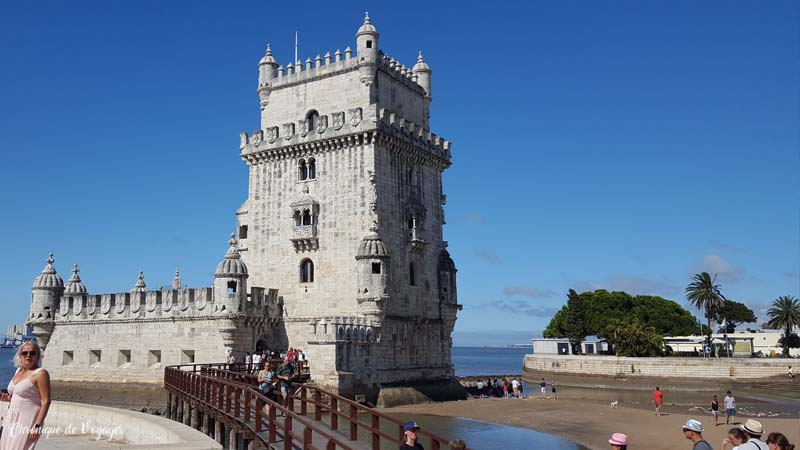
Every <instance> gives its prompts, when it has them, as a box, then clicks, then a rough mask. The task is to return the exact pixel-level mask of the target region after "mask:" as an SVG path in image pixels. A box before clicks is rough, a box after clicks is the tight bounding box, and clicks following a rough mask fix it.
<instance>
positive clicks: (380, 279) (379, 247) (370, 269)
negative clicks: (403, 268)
mask: <svg viewBox="0 0 800 450" xmlns="http://www.w3.org/2000/svg"><path fill="white" fill-rule="evenodd" d="M356 261H357V263H356V264H357V266H358V269H357V270H358V273H357V285H358V295H357V297H356V298H357V300H358V303H359V304H360V305H361V306H362V307H363V308H364V309H363V310H362V313H363V314H364V315H366V316H367V318H369V319H370V320H371V321H372V323H373V325H374V326H376V327H379V326H381V322H382V320H383V303H384V302H385V301H386V300H388V299H389V282H390V277H389V254H388V252H387V251H386V245H385V244H384V243H383V240H382V239H381V238H380V236H378V225H377V224H376V223H375V224H373V225H372V227H370V234H368V235H367V236H365V237H364V239H362V240H361V244H360V245H359V246H358V253H356Z"/></svg>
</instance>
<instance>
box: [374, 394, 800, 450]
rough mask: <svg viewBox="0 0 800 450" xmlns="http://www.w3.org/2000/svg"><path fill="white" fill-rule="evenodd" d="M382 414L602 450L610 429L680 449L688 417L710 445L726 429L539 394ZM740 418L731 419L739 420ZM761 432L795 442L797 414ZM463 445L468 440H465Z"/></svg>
mask: <svg viewBox="0 0 800 450" xmlns="http://www.w3.org/2000/svg"><path fill="white" fill-rule="evenodd" d="M385 411H386V412H388V413H411V414H414V413H417V414H432V415H439V416H450V417H466V418H470V419H477V420H483V421H487V422H494V423H501V424H504V425H510V426H514V427H521V428H529V429H533V430H537V431H541V432H544V433H549V434H553V435H556V436H559V437H562V438H564V439H568V440H571V441H574V442H576V443H578V444H581V445H584V446H586V447H588V448H591V449H597V450H606V449H608V448H609V446H608V438H609V436H611V433H614V432H620V433H626V434H628V435H629V436H630V438H631V448H641V449H649V450H685V449H688V448H691V443H690V442H689V441H687V440H686V439H685V438H684V437H683V433H682V431H681V427H682V426H683V424H684V423H686V420H688V419H698V420H700V421H701V422H703V425H704V426H705V427H706V432H705V433H704V434H703V435H704V437H705V439H706V440H707V441H708V442H709V443H710V444H711V446H712V447H713V448H715V449H717V448H719V447H720V444H721V442H722V440H723V438H724V437H725V436H726V434H727V430H728V429H729V428H731V426H726V425H725V418H724V417H721V423H722V425H719V426H714V418H713V417H712V416H711V415H709V414H707V413H702V412H698V413H697V414H694V415H690V414H688V413H686V412H679V411H673V410H672V408H667V410H666V411H667V412H666V413H663V415H661V416H659V417H656V416H655V414H654V411H652V410H648V409H644V408H641V407H631V406H624V405H620V406H618V407H617V408H612V407H611V406H610V404H609V403H606V402H602V403H601V402H600V401H592V400H576V399H565V400H564V399H559V400H558V401H553V400H546V399H541V398H528V399H523V400H519V399H503V398H486V399H473V400H466V401H459V402H446V403H429V404H424V405H408V406H399V407H396V408H389V409H386V410H385ZM746 419H747V418H746V417H739V418H737V423H738V422H741V423H744V420H746ZM756 419H757V420H759V421H760V422H761V423H762V424H763V425H764V428H765V430H766V431H767V433H769V432H772V431H779V432H781V433H784V434H785V435H787V437H788V438H789V440H790V441H791V442H793V443H797V442H800V420H799V419H797V418H790V419H784V418H763V417H760V418H756ZM467 444H469V443H467Z"/></svg>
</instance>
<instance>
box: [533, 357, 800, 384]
mask: <svg viewBox="0 0 800 450" xmlns="http://www.w3.org/2000/svg"><path fill="white" fill-rule="evenodd" d="M791 365H800V364H798V363H797V361H796V360H791V359H741V358H719V359H717V358H706V359H703V358H629V357H616V356H587V355H577V356H575V355H559V356H555V355H553V356H550V355H548V356H544V355H525V359H524V363H523V369H524V372H525V373H542V374H545V373H546V374H548V375H549V374H554V375H555V374H573V375H600V376H608V377H626V378H632V377H650V378H660V377H663V378H666V377H669V378H714V379H731V380H736V379H739V380H748V379H749V380H754V379H759V378H767V377H774V376H785V375H786V373H787V371H788V367H789V366H791Z"/></svg>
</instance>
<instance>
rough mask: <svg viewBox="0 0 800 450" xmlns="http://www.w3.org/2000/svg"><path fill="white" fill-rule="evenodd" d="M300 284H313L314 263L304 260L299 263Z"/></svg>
mask: <svg viewBox="0 0 800 450" xmlns="http://www.w3.org/2000/svg"><path fill="white" fill-rule="evenodd" d="M300 282H301V283H313V282H314V263H313V262H312V261H311V260H310V259H304V260H303V261H301V262H300Z"/></svg>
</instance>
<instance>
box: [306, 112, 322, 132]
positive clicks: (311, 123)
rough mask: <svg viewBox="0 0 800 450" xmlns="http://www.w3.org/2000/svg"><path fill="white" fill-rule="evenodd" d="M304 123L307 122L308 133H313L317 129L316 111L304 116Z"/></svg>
mask: <svg viewBox="0 0 800 450" xmlns="http://www.w3.org/2000/svg"><path fill="white" fill-rule="evenodd" d="M306 121H307V122H308V131H314V130H315V129H317V124H319V113H318V112H316V111H313V110H312V111H309V113H308V114H306Z"/></svg>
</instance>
